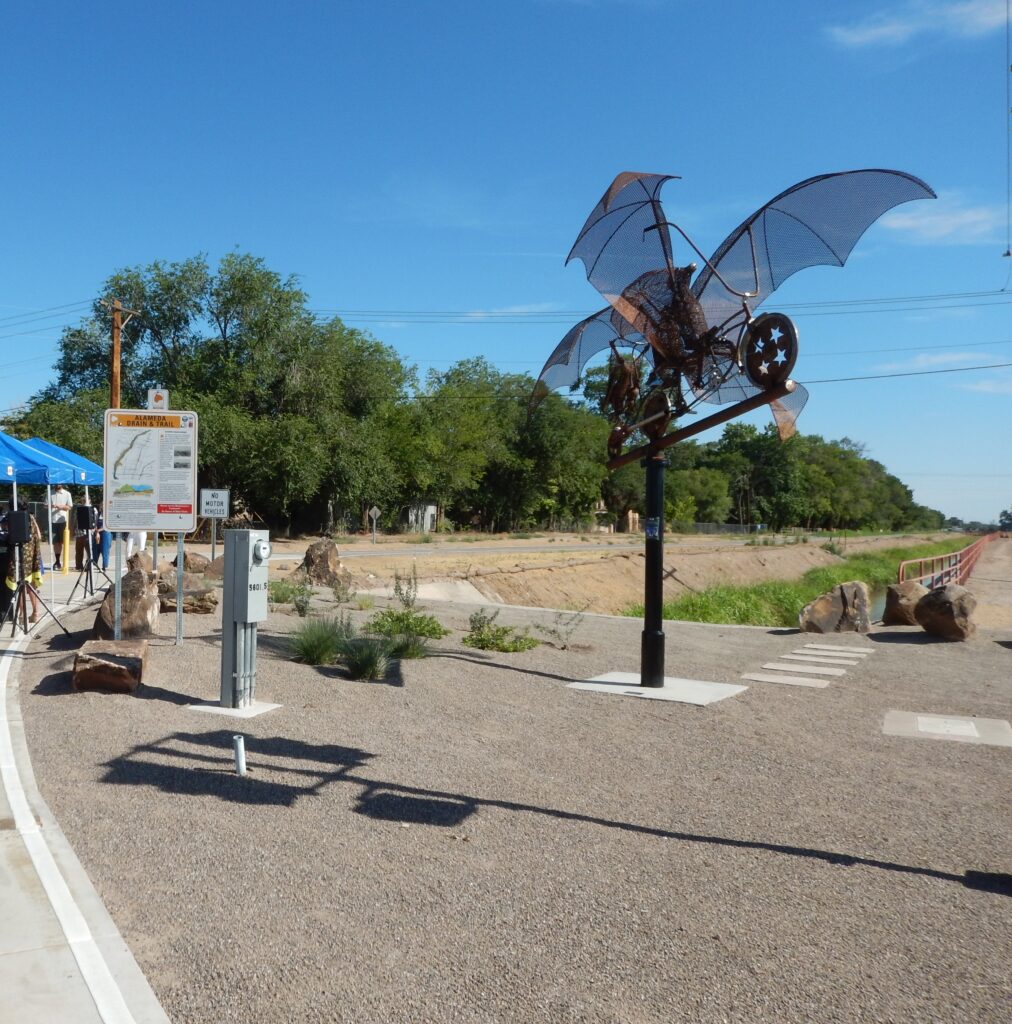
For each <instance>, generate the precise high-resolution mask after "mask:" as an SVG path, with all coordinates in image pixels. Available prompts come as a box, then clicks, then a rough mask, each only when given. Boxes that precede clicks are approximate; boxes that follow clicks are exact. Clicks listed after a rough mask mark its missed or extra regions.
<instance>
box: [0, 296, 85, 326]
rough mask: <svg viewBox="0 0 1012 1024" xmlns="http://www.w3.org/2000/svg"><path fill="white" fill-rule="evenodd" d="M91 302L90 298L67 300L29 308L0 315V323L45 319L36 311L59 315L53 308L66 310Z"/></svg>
mask: <svg viewBox="0 0 1012 1024" xmlns="http://www.w3.org/2000/svg"><path fill="white" fill-rule="evenodd" d="M90 304H91V300H90V299H81V300H80V301H79V302H67V303H64V305H62V306H47V307H46V308H45V309H29V310H26V311H25V312H24V313H13V314H12V315H11V316H0V324H5V323H6V322H7V321H8V320H24V319H26V318H28V321H27V322H30V321H31V320H33V319H34V320H46V319H48V317H45V316H36V314H38V313H49V314H52V315H53V316H59V315H60V314H59V313H55V312H54V310H68V309H71V308H73V307H75V306H88V305H90Z"/></svg>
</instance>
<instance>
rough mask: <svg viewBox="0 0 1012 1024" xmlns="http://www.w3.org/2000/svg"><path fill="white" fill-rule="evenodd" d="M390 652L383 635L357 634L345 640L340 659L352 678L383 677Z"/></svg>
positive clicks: (388, 644) (390, 647) (391, 649)
mask: <svg viewBox="0 0 1012 1024" xmlns="http://www.w3.org/2000/svg"><path fill="white" fill-rule="evenodd" d="M392 653H393V648H392V645H391V642H390V641H389V640H388V639H386V638H385V637H377V636H357V637H354V638H352V639H351V640H347V641H345V643H344V644H343V647H342V651H341V660H342V661H343V662H344V665H345V668H347V670H348V674H349V675H350V676H351V678H352V679H385V678H386V675H387V672H388V671H389V670H390V657H391V655H392Z"/></svg>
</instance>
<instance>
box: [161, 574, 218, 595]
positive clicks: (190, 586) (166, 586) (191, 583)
mask: <svg viewBox="0 0 1012 1024" xmlns="http://www.w3.org/2000/svg"><path fill="white" fill-rule="evenodd" d="M157 587H158V593H159V594H175V592H176V590H177V589H178V583H177V580H176V570H175V569H170V570H169V571H168V572H166V573H162V575H160V576H159V577H158V580H157ZM209 587H210V584H209V583H207V581H206V580H205V579H204V577H203V576H201V575H200V574H199V573H195V572H184V573H183V593H184V594H185V593H186V591H188V590H207V589H208V588H209Z"/></svg>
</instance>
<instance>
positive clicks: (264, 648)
mask: <svg viewBox="0 0 1012 1024" xmlns="http://www.w3.org/2000/svg"><path fill="white" fill-rule="evenodd" d="M379 603H380V604H382V602H379ZM428 610H430V611H433V612H435V613H436V614H437V615H438V616H439V618H440V619H441V620H442V621H443V622H444V623H446V624H447V625H449V626H452V627H454V628H455V629H456V630H460V629H462V628H465V627H466V616H467V611H468V610H467V609H463V608H454V607H453V606H450V605H437V604H434V603H432V604H430V605H429V606H428ZM93 614H94V612H93V611H91V612H88V611H84V612H81V613H78V614H77V615H76V616H71V617H70V618H69V619H68V620H67V621H68V625H69V626H70V628H72V629H76V630H79V631H81V630H84V629H86V628H87V627H88V626H90V621H91V618H92V616H93ZM356 616H357V617H358V618H360V619H361V618H362V617H363V615H362V613H356ZM500 621H502V622H507V623H514V622H515V623H531V622H533V621H542V622H547V623H551V621H552V615H551V614H548V613H537V612H530V611H524V610H519V609H507V610H504V611H503V612H502V614H501V616H500ZM297 624H298V620H297V619H295V618H294V617H292V616H289V615H285V614H272V616H271V618H270V619H269V621H268V622H267V623H265V624H264V625H263V627H262V628H261V639H260V677H259V682H258V697H259V698H260V699H262V700H270V701H276V702H279V703H281V704H283V705H284V707H283V708H282V709H281V710H279V711H274V712H272V713H270V714H267V715H263V716H261V717H259V718H255V719H251V720H248V721H241V722H240V721H236V720H234V719H222V718H220V717H218V716H214V715H208V714H201V713H195V712H192V711H188V710H186V709H185V707H184V705H185V704H186V703H188V702H189V701H191V700H193V699H215V698H216V697H217V689H218V659H219V651H220V622H219V621H216V617H197V616H191V617H189V618H188V620H187V622H186V631H187V634H186V635H187V639H186V642H185V644H183V645H182V646H178V647H177V646H175V645H174V644H173V643H172V636H174V620H173V619H172V618H171V617H168V616H163V624H162V629H163V633H164V634H165V636H164V637H163V638H162V639H159V640H156V641H154V642H153V645H152V649H151V652H150V665H149V672H148V677H147V682H148V685H146V686H145V687H144V688H143V689H142V690H141V691H139V695H138V696H136V697H126V696H109V695H99V694H72V693H71V692H70V690H69V683H68V679H69V668H70V664H71V661H72V650H73V649H74V648H75V647H76V646H77V644H78V643H79V642H80V641H81V640H82V639H83V638H84V637H83V635H82V634H81V633H78V634H77V635H76V636H75V637H73V638H72V639H71V640H69V641H68V640H67V639H66V638H63V637H62V636H55V637H54V636H53V635H52V634H48V635H47V636H46V638H44V639H43V640H42V641H40V642H37V643H36V644H35V645H33V647H32V649H31V650H30V652H29V653H28V655H27V657H26V658H25V661H24V663H23V665H22V668H21V673H20V686H21V701H22V707H23V713H24V718H25V725H26V729H27V735H28V744H29V749H30V751H31V756H32V761H33V764H34V767H35V772H36V775H37V776H38V780H39V784H40V787H41V789H42V792H43V795H44V797H45V799H46V800H47V801H48V803H49V805H50V807H51V808H52V810H53V811H54V812H55V814H56V816H57V818H58V819H59V821H60V823H61V825H62V827H63V829H64V831H65V832H66V834H67V836H68V837H69V839H70V841H71V843H72V844H73V846H74V848H75V850H76V851H77V853H78V856H79V857H80V859H81V861H82V862H83V864H84V866H85V868H86V869H87V871H88V873H89V875H90V876H91V878H92V880H93V881H94V883H95V885H96V887H97V888H98V890H99V892H100V893H101V895H102V897H103V898H104V900H105V901H106V905H107V906H108V908H109V910H110V912H111V913H112V916H113V917H114V918H115V920H116V922H117V924H118V925H119V927H120V929H121V930H122V932H123V934H124V936H125V938H126V939H127V941H128V942H129V944H130V946H131V948H132V950H133V952H134V954H135V956H136V957H137V960H138V961H139V962H140V964H141V966H142V967H143V969H144V970H145V972H146V974H147V976H148V978H149V979H150V981H151V984H152V986H153V987H154V989H155V991H156V993H157V994H158V996H159V998H160V999H161V1000H162V1003H163V1005H164V1007H165V1009H166V1011H167V1012H168V1014H169V1015H170V1017H171V1018H172V1020H173V1021H174V1022H176V1024H183V1022H186V1024H191V1022H192V1024H197V1022H201V1024H203V1022H207V1024H211V1022H214V1024H221V1022H230V1021H241V1022H251V1021H258V1022H264V1024H271V1022H278V1024H281V1022H285V1024H288V1022H316V1021H319V1022H339V1021H349V1022H350V1021H355V1022H359V1024H363V1022H412V1024H415V1022H422V1021H431V1022H438V1024H449V1022H465V1021H466V1022H479V1021H481V1022H492V1021H503V1022H506V1021H509V1022H534V1021H539V1022H553V1024H555V1022H571V1021H581V1022H582V1021H587V1022H609V1021H622V1022H658V1024H661V1022H664V1024H670V1022H682V1021H684V1022H694V1024H698V1022H718V1021H727V1022H743V1024H744V1022H748V1024H757V1022H777V1024H784V1022H826V1024H829V1022H848V1024H849V1022H864V1021H869V1022H870V1021H877V1022H881V1021H888V1022H897V1024H899V1022H904V1024H907V1022H920V1021H925V1022H926V1021H931V1022H960V1024H965V1022H970V1021H973V1022H983V1021H995V1022H997V1021H1005V1020H1007V1019H1008V1007H1009V1005H1010V1004H1009V997H1010V990H1009V974H1008V963H1009V951H1010V938H1012V927H1010V926H1012V898H1010V894H1012V889H1010V887H1009V882H1010V877H1009V876H1010V874H1012V859H1010V855H1009V847H1008V835H1009V826H1010V823H1012V816H1010V812H1009V806H1008V802H1007V800H1008V793H1009V782H1010V775H1012V770H1010V769H1012V749H1005V748H998V747H987V746H976V745H970V744H965V743H956V742H937V741H934V742H933V741H927V740H910V739H900V738H895V737H888V736H884V735H883V734H882V731H881V722H882V716H883V714H884V712H885V711H886V710H888V709H893V708H894V709H900V710H910V711H922V712H935V713H949V714H976V715H979V716H982V717H991V718H1009V717H1010V711H1012V672H1010V671H1009V667H1010V658H1012V632H1010V631H1004V632H1000V631H997V632H995V631H992V632H986V631H984V632H982V633H981V635H980V637H979V638H978V639H977V640H975V641H973V642H972V643H968V644H947V643H943V642H934V641H932V640H931V639H930V638H928V637H926V636H925V635H923V634H921V633H920V632H919V631H916V630H890V631H880V632H877V633H874V634H872V635H871V636H870V637H856V636H846V637H840V638H834V640H833V642H836V643H839V644H848V643H849V644H854V645H857V646H859V647H861V648H862V649H866V650H869V651H873V652H874V653H872V654H871V655H870V656H869V657H868V658H867V659H866V661H865V662H864V663H862V664H861V665H859V666H857V667H856V668H852V669H849V670H848V674H847V675H846V676H845V677H843V679H842V680H840V681H835V680H834V682H833V683H832V685H831V686H830V687H829V688H828V689H825V690H814V689H805V688H801V687H791V686H778V685H770V684H763V683H756V684H753V685H752V686H751V687H750V689H748V690H747V691H746V692H745V693H744V694H742V695H740V696H738V697H735V698H732V699H730V700H726V701H723V702H720V703H717V704H713V705H710V706H709V707H705V708H699V707H692V706H687V705H680V704H673V703H665V702H660V701H637V700H635V699H631V698H629V699H626V698H617V697H609V696H601V695H597V694H591V693H586V692H579V691H575V690H571V689H567V688H566V687H565V686H564V682H565V681H568V680H573V679H581V678H587V677H590V676H593V675H597V674H600V673H602V672H605V671H610V670H626V671H636V670H637V666H638V658H639V651H638V648H639V629H640V624H639V623H638V622H636V621H633V620H620V619H610V618H606V617H590V616H588V617H587V618H586V619H585V620H584V621H583V623H582V624H581V626H580V629H579V631H578V632H577V633H576V635H575V636H574V637H573V642H574V644H576V645H577V646H576V647H575V648H571V649H569V650H565V651H563V650H555V649H553V648H551V647H541V648H539V649H537V650H535V651H531V652H525V653H521V654H513V655H500V654H491V655H488V654H483V653H481V652H476V651H471V650H470V649H468V648H466V647H463V646H462V645H461V644H460V643H459V637H460V633H459V632H455V634H454V635H453V636H451V637H448V638H447V639H446V640H444V641H441V642H439V643H438V644H437V645H436V648H437V651H436V656H433V657H430V658H428V659H425V660H422V661H412V662H404V663H403V664H402V666H401V667H400V669H399V670H398V671H397V672H396V673H395V674H394V675H393V676H392V677H391V678H390V679H389V680H388V681H387V682H386V683H365V682H353V681H350V680H348V679H346V678H344V677H343V676H342V674H341V672H340V671H339V670H337V669H315V668H310V667H307V666H301V665H297V664H294V663H292V662H291V661H289V660H287V658H286V656H285V645H286V641H285V636H284V634H285V633H287V632H290V631H291V630H292V629H293V628H295V627H296V626H297ZM667 631H668V655H667V658H668V672H669V674H680V675H684V676H688V677H694V678H701V679H710V680H714V681H721V682H737V681H738V678H739V675H740V673H742V672H745V671H750V670H754V669H758V668H759V666H760V665H761V664H762V662H764V661H768V660H771V658H773V657H775V656H777V655H780V654H783V653H786V652H788V651H790V650H792V649H794V648H795V647H797V646H798V645H799V642H803V640H804V639H811V638H810V637H808V638H800V637H799V636H798V635H797V634H796V633H793V632H791V631H782V630H764V629H747V628H741V629H736V628H731V627H713V626H694V625H689V624H668V626H667ZM237 731H242V732H243V733H244V734H245V735H246V749H247V759H248V762H249V765H250V769H251V771H250V774H249V775H248V776H247V777H246V778H243V779H240V778H237V777H236V776H235V775H234V774H233V773H232V770H231V768H232V752H231V737H232V734H233V733H234V732H237ZM988 875H990V876H991V877H987V876H988ZM1002 1006H1004V1007H1005V1010H1002V1009H1001V1007H1002Z"/></svg>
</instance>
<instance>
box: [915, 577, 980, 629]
mask: <svg viewBox="0 0 1012 1024" xmlns="http://www.w3.org/2000/svg"><path fill="white" fill-rule="evenodd" d="M976 607H977V599H976V598H975V597H974V596H973V594H971V593H970V591H969V590H967V589H966V587H960V586H957V585H956V584H955V583H950V584H949V585H948V586H946V587H939V588H938V589H937V590H929V591H928V593H927V594H925V595H924V597H922V598H921V599H920V601H918V602H917V606H916V608H914V616H915V617H916V619H917V623H918V625H919V626H920V627H921V628H922V629H923V630H924V632H925V633H930V634H931V635H932V636H940V637H942V638H943V639H945V640H969V639H970V637H972V636H973V635H974V634H975V633H976V632H977V627H976V625H975V624H974V623H973V622H972V621H971V618H970V616H972V615H973V610H974V608H976Z"/></svg>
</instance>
